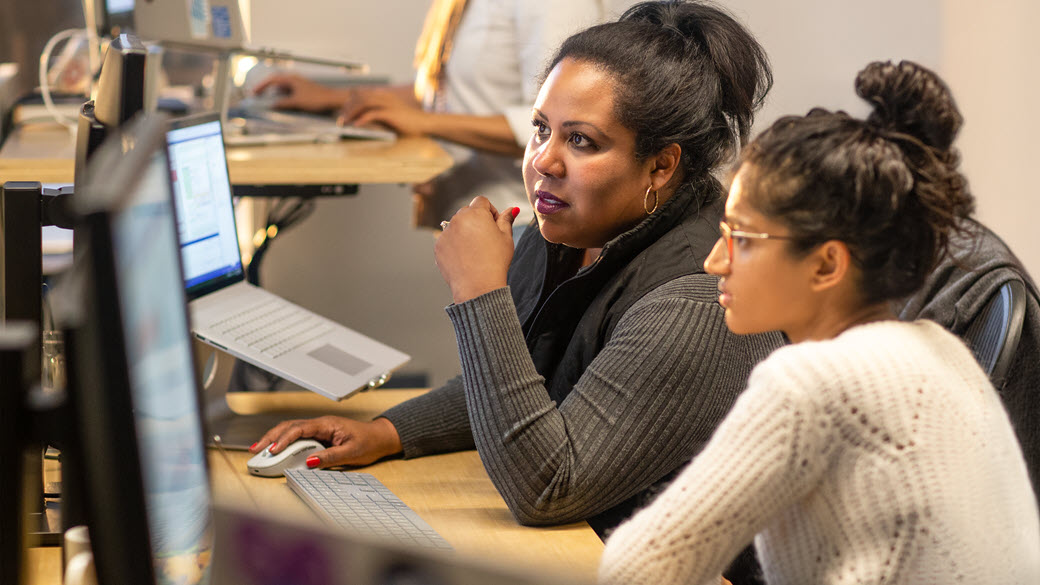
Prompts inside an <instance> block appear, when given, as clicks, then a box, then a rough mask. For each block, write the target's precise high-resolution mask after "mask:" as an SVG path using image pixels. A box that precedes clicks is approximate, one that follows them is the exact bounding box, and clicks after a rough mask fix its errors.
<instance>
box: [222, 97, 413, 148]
mask: <svg viewBox="0 0 1040 585" xmlns="http://www.w3.org/2000/svg"><path fill="white" fill-rule="evenodd" d="M243 102H246V100H243ZM247 103H248V104H249V105H243V104H242V103H240V104H239V106H237V107H233V108H230V109H229V110H228V126H229V127H228V129H227V132H226V133H225V136H224V144H227V145H228V146H262V145H267V144H293V143H308V142H336V141H338V140H340V139H344V138H346V139H362V140H385V141H394V140H397V134H394V133H393V132H392V131H390V130H387V129H386V128H377V127H373V126H350V125H346V126H340V125H339V124H337V123H336V120H334V119H332V118H330V117H328V116H321V115H317V114H306V113H302V112H281V111H277V110H275V109H273V107H271V106H262V105H258V104H259V101H256V100H250V101H249V102H247Z"/></svg>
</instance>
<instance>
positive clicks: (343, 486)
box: [285, 469, 452, 550]
mask: <svg viewBox="0 0 1040 585" xmlns="http://www.w3.org/2000/svg"><path fill="white" fill-rule="evenodd" d="M285 479H286V482H287V483H288V484H289V487H290V488H292V490H293V491H294V492H296V495H298V496H300V499H302V500H303V501H304V502H306V503H307V505H308V506H310V507H311V509H312V510H314V511H315V512H316V513H317V514H318V515H319V516H320V517H321V518H322V519H324V520H325V521H326V522H329V523H330V524H333V525H336V526H339V527H341V528H344V529H346V530H348V531H350V532H356V533H363V534H366V535H368V536H371V537H374V538H379V539H381V540H389V541H393V542H397V543H401V544H405V545H408V546H418V547H424V548H437V549H449V550H450V549H451V548H452V547H451V545H450V544H448V541H446V540H444V538H443V537H441V535H439V534H437V532H436V531H434V529H433V528H431V527H430V525H429V524H427V523H426V522H425V521H424V520H423V519H422V518H420V517H419V515H418V514H416V513H415V511H414V510H412V509H411V508H409V507H408V506H407V505H405V503H404V502H402V501H401V500H400V498H398V497H397V496H395V495H394V493H393V492H391V491H390V490H389V489H387V487H386V486H385V485H383V484H382V483H381V482H380V481H379V480H378V479H376V478H375V477H373V476H372V475H370V474H368V473H358V472H354V471H349V472H348V471H331V470H328V469H288V470H286V471H285Z"/></svg>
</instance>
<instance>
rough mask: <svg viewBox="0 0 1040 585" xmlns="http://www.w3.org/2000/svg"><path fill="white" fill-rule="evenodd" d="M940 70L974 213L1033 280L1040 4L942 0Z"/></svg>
mask: <svg viewBox="0 0 1040 585" xmlns="http://www.w3.org/2000/svg"><path fill="white" fill-rule="evenodd" d="M943 8H944V12H943V17H944V18H943V65H942V70H943V73H944V74H945V76H946V79H947V81H948V82H949V83H950V86H951V87H952V89H953V91H954V95H956V97H957V103H958V105H959V106H960V108H961V111H962V112H963V113H964V118H965V124H964V131H963V133H962V134H961V138H960V141H959V143H958V146H959V147H960V150H961V154H962V156H963V161H964V162H963V165H964V170H965V173H966V174H967V175H968V179H969V180H970V182H971V188H972V191H973V192H974V194H975V197H976V199H977V201H978V216H979V218H980V219H982V221H983V222H985V223H986V224H987V225H989V226H990V227H991V228H993V229H994V230H995V231H996V232H997V233H998V234H1000V235H1001V236H1003V237H1004V239H1005V241H1006V242H1007V243H1008V245H1010V246H1011V248H1012V249H1013V250H1014V251H1015V252H1016V253H1017V254H1018V256H1019V258H1021V259H1022V261H1023V262H1024V263H1025V264H1026V267H1027V268H1028V269H1029V272H1030V273H1031V274H1032V275H1033V277H1034V279H1035V278H1037V277H1040V235H1038V234H1040V186H1038V184H1037V183H1038V182H1037V179H1036V175H1033V171H1037V170H1040V114H1038V112H1037V110H1038V108H1037V106H1038V104H1040V35H1038V33H1037V28H1038V27H1040V3H1038V2H1036V0H992V1H991V2H974V1H972V0H945V1H944V2H943Z"/></svg>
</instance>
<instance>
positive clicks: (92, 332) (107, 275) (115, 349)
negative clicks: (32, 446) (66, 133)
mask: <svg viewBox="0 0 1040 585" xmlns="http://www.w3.org/2000/svg"><path fill="white" fill-rule="evenodd" d="M165 130H166V124H165V116H161V115H157V114H151V115H145V116H142V117H141V119H138V120H134V121H133V122H131V123H130V124H128V125H127V126H126V127H125V128H121V129H120V130H119V131H117V132H115V133H113V134H112V135H111V136H110V137H109V139H108V140H107V141H106V142H105V144H104V145H103V146H102V148H101V149H99V150H98V153H97V156H96V157H95V158H94V160H92V162H91V164H90V167H89V168H88V172H87V181H86V184H85V186H84V187H83V189H82V190H80V191H78V192H77V193H76V205H77V209H78V210H79V211H80V213H81V218H82V219H81V224H82V228H83V229H82V230H81V231H82V233H83V235H84V239H83V240H82V241H84V242H85V244H86V245H85V246H83V249H79V248H78V249H77V251H76V252H77V255H78V257H77V262H78V263H79V266H80V267H82V268H83V269H85V271H86V272H87V274H88V277H86V278H85V279H84V280H85V282H86V286H85V291H84V292H85V295H84V296H85V299H86V304H85V306H86V309H87V310H86V311H84V313H83V323H81V324H80V326H78V327H76V332H77V335H76V336H75V337H76V343H75V346H74V347H73V348H71V353H72V355H71V356H70V358H71V360H72V363H71V364H70V367H71V369H72V370H73V374H74V375H73V376H72V378H74V379H75V382H74V383H73V388H72V389H71V393H72V395H73V400H74V401H75V412H76V413H77V414H78V416H79V420H78V421H77V423H78V427H79V429H80V431H79V432H80V436H81V442H80V445H81V452H82V453H83V456H84V462H85V465H83V466H82V467H83V471H82V473H83V475H84V477H83V482H82V485H83V486H84V489H85V490H86V494H85V498H84V502H85V510H86V517H87V521H88V524H89V526H90V534H91V546H92V548H93V551H94V562H95V566H96V569H97V575H98V582H99V583H145V584H154V583H157V582H158V581H157V575H156V571H155V560H154V559H155V555H154V552H153V550H152V545H151V542H152V540H151V531H150V528H149V522H148V516H147V501H146V494H145V488H144V480H143V469H142V466H141V463H140V450H139V449H138V442H137V441H138V439H137V437H138V433H137V426H136V422H135V419H134V416H133V394H132V386H131V381H130V377H129V367H128V359H127V351H126V341H125V339H124V335H123V323H122V318H121V308H120V300H119V294H118V290H117V287H116V282H117V280H116V279H117V273H116V258H115V250H114V248H113V245H112V241H113V229H112V222H113V220H114V218H115V217H116V214H117V213H118V212H119V210H120V209H121V208H122V205H123V204H124V203H125V202H126V200H127V198H128V197H130V196H131V192H132V190H133V189H134V187H136V186H137V185H138V183H139V181H141V180H142V179H143V178H144V175H145V173H146V172H147V171H148V169H149V166H150V163H151V161H152V158H153V156H154V155H155V154H156V153H157V152H160V151H161V152H162V153H163V155H164V156H166V155H167V153H166V134H165ZM167 172H168V171H167ZM167 180H169V179H167ZM171 206H172V201H171ZM173 212H174V213H176V210H175V209H173ZM175 245H176V243H175ZM177 271H178V275H177V276H178V278H179V279H180V282H183V274H182V272H181V267H180V262H179V257H178V262H177ZM184 322H185V323H188V312H187V304H186V303H185V304H184ZM185 336H190V334H189V332H188V331H185ZM191 360H192V364H191V367H192V380H193V381H194V380H195V378H194V372H195V371H197V370H196V369H195V364H194V355H193V354H192V355H191ZM194 390H195V399H196V403H197V404H198V405H199V408H198V409H197V410H198V416H199V428H200V429H203V436H202V437H199V441H200V442H201V443H202V444H205V431H204V429H205V427H204V426H203V425H204V420H203V416H202V412H201V404H202V395H201V392H200V389H199V386H198V383H197V382H195V384H194ZM205 465H206V475H207V477H209V465H208V461H206V462H205Z"/></svg>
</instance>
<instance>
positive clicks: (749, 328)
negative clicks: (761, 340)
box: [726, 308, 768, 335]
mask: <svg viewBox="0 0 1040 585" xmlns="http://www.w3.org/2000/svg"><path fill="white" fill-rule="evenodd" d="M726 327H728V328H729V330H730V331H731V332H733V333H736V334H737V335H751V334H753V333H764V332H766V331H768V329H762V328H761V327H755V326H754V325H753V324H751V323H747V322H745V321H743V320H741V319H740V318H739V317H737V316H736V315H734V313H733V309H730V308H727V309H726Z"/></svg>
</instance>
